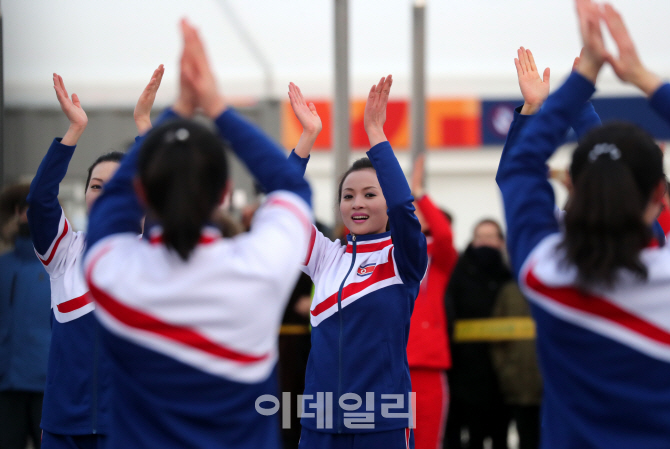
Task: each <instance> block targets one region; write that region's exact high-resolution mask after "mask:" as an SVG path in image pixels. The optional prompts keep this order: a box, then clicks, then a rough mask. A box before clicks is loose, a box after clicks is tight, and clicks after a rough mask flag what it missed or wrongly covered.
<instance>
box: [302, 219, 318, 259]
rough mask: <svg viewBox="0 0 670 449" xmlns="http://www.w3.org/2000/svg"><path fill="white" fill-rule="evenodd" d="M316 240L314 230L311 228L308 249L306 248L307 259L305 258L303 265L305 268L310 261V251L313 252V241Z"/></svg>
mask: <svg viewBox="0 0 670 449" xmlns="http://www.w3.org/2000/svg"><path fill="white" fill-rule="evenodd" d="M315 240H316V228H315V227H314V226H312V234H311V235H310V237H309V247H308V248H307V257H305V263H303V265H305V266H307V265H308V264H309V261H310V259H311V258H312V250H314V241H315Z"/></svg>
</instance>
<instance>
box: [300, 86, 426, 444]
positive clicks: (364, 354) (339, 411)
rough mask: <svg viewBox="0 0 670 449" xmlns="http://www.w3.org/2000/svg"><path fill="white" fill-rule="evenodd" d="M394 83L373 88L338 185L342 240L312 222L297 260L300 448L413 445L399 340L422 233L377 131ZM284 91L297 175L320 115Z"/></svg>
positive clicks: (418, 274) (421, 259)
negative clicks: (365, 144)
mask: <svg viewBox="0 0 670 449" xmlns="http://www.w3.org/2000/svg"><path fill="white" fill-rule="evenodd" d="M392 82H393V80H392V78H391V75H389V76H388V77H385V78H382V79H381V80H380V81H379V83H378V84H377V85H374V86H372V89H371V90H370V93H369V95H368V99H367V102H366V105H365V117H364V126H365V131H366V132H367V134H368V138H369V139H370V147H371V148H370V150H369V151H368V152H367V155H368V157H367V158H363V159H359V160H358V161H356V162H354V164H353V165H352V167H351V168H350V169H349V170H347V172H346V173H345V174H344V175H343V176H342V180H341V181H340V185H339V188H338V203H339V208H340V213H341V215H342V221H343V222H344V225H345V226H346V227H347V229H349V231H350V234H349V235H347V241H346V243H347V244H346V245H342V244H340V243H339V242H333V241H330V239H328V238H326V237H324V236H323V234H321V233H320V232H319V231H317V230H316V228H313V229H312V237H311V242H310V246H309V250H308V251H307V253H306V257H305V259H304V268H303V271H304V272H305V273H307V274H308V275H309V276H310V277H311V278H312V280H313V281H314V284H315V293H314V299H313V301H312V307H311V311H310V320H311V324H312V350H311V352H310V355H309V361H308V362H307V374H306V380H305V395H304V396H303V401H302V402H303V404H302V410H303V413H302V420H301V424H302V433H301V438H300V446H299V447H300V448H301V449H307V448H343V449H345V448H359V447H360V448H363V447H365V448H385V449H394V448H406V447H414V435H413V430H412V429H411V427H413V417H412V415H411V412H410V402H412V397H413V395H411V394H410V393H411V390H412V388H411V381H410V375H409V366H408V362H407V340H408V336H409V325H410V318H411V315H412V310H413V309H414V300H415V299H416V297H417V295H418V293H419V286H420V284H421V280H422V279H423V276H424V274H425V272H426V267H427V255H426V238H425V236H424V235H423V234H422V233H421V225H420V223H419V220H418V219H417V217H416V215H415V214H414V206H413V205H412V202H413V198H412V195H411V193H410V189H409V185H408V184H407V180H406V179H405V175H404V174H403V172H402V169H401V168H400V165H399V164H398V161H397V159H396V157H395V155H394V154H393V150H392V149H391V146H390V145H389V143H388V140H387V139H386V136H385V135H384V122H385V121H386V105H387V102H388V96H389V92H390V89H391V84H392ZM289 97H290V98H291V104H292V106H293V109H294V111H296V115H297V116H298V119H299V120H300V121H301V123H302V124H303V128H304V132H303V136H304V137H305V138H304V139H303V137H301V141H302V142H307V143H308V145H307V146H306V150H307V151H306V152H303V148H302V146H301V145H300V142H299V145H298V146H297V147H296V149H295V151H294V152H292V153H291V155H290V156H289V158H290V159H291V160H292V161H294V162H295V163H296V165H298V166H300V167H301V170H302V173H303V174H304V170H305V167H306V165H307V161H308V156H309V149H310V148H311V144H309V142H312V143H313V141H314V139H315V138H316V137H315V136H313V135H312V133H311V130H310V129H308V125H310V124H316V122H317V117H318V114H316V110H315V109H313V108H309V107H308V105H306V103H305V102H304V100H302V94H300V93H299V90H298V89H291V90H290V91H289ZM319 123H320V120H319ZM316 128H318V126H316V127H315V129H316ZM412 407H413V406H412Z"/></svg>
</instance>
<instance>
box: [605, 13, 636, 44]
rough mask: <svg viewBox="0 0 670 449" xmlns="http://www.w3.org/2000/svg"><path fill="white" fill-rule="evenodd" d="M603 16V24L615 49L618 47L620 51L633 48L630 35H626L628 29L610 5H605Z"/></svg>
mask: <svg viewBox="0 0 670 449" xmlns="http://www.w3.org/2000/svg"><path fill="white" fill-rule="evenodd" d="M603 16H604V18H605V24H606V25H607V28H608V29H609V31H610V34H611V35H612V38H613V39H614V42H615V43H616V45H617V47H619V49H620V50H621V49H624V50H627V49H632V48H634V47H633V41H632V39H631V38H630V34H629V33H628V29H626V25H625V24H624V22H623V18H622V17H621V14H619V12H618V11H617V10H615V9H614V8H613V7H612V5H610V4H608V3H606V4H605V6H604V8H603Z"/></svg>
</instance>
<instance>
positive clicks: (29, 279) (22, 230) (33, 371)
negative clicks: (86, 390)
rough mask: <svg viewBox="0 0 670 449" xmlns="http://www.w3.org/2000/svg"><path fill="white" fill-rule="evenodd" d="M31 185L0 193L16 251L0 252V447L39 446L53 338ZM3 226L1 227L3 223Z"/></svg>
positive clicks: (49, 299)
mask: <svg viewBox="0 0 670 449" xmlns="http://www.w3.org/2000/svg"><path fill="white" fill-rule="evenodd" d="M29 189H30V186H28V185H19V186H14V187H11V188H8V189H6V190H5V191H4V192H3V193H2V194H1V195H0V204H2V209H3V214H4V212H5V210H13V211H14V213H13V217H3V224H4V223H5V220H4V219H5V218H7V221H9V222H12V221H13V222H15V223H16V224H17V226H16V233H15V235H14V249H13V250H12V251H10V252H8V253H6V254H4V255H2V256H0V448H2V449H24V448H25V447H26V442H27V440H28V438H29V437H30V439H31V440H32V445H33V447H35V448H39V447H40V443H41V430H40V419H41V417H42V399H43V397H44V385H45V382H46V370H47V358H48V355H49V343H50V341H51V326H50V322H49V319H50V316H51V314H50V310H51V290H50V286H49V276H48V275H47V273H46V271H45V270H44V267H43V266H42V263H41V262H40V261H39V260H38V258H37V256H36V255H35V251H34V250H33V243H32V240H31V239H30V229H29V227H28V219H27V217H26V210H27V209H28V203H27V201H26V197H27V196H28V192H29ZM3 228H4V226H3Z"/></svg>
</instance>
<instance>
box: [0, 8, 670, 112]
mask: <svg viewBox="0 0 670 449" xmlns="http://www.w3.org/2000/svg"><path fill="white" fill-rule="evenodd" d="M226 4H227V6H228V8H229V10H232V11H233V12H234V15H235V16H236V17H237V19H238V20H239V23H240V24H241V25H242V26H243V27H244V28H245V29H246V30H248V32H249V34H250V36H251V37H252V39H253V40H254V41H255V43H256V44H257V46H258V48H259V49H260V51H261V53H262V54H263V55H264V57H265V58H266V59H267V61H268V62H269V65H270V67H271V68H272V94H273V95H274V96H277V97H279V98H284V97H285V95H286V93H285V92H286V85H287V84H288V82H289V81H294V82H296V83H298V84H299V85H300V86H301V87H302V89H303V92H304V93H305V94H306V95H308V96H312V97H324V98H327V97H331V96H332V90H333V86H332V85H333V83H332V79H333V78H332V72H333V67H334V61H333V39H334V31H333V10H334V6H333V5H334V0H227V1H226ZM349 4H350V5H349V8H350V22H349V30H350V73H351V77H352V78H351V87H352V95H353V96H361V95H364V93H365V92H366V91H367V89H369V86H370V85H371V84H372V83H373V82H375V81H376V80H377V79H378V78H379V77H380V76H382V75H385V74H388V73H393V75H394V78H395V79H396V83H395V84H394V91H393V94H394V95H396V96H399V97H403V96H408V95H409V86H410V73H411V17H412V15H411V5H412V2H411V1H409V0H350V1H349ZM613 4H614V5H615V7H618V8H619V9H620V10H621V11H622V12H623V14H624V17H625V19H626V21H627V23H628V25H629V28H630V29H631V32H632V34H633V37H634V39H635V42H636V44H637V46H638V48H639V50H640V53H641V55H642V58H643V61H645V62H646V63H647V65H648V66H649V67H650V68H652V69H654V70H656V71H657V72H659V73H661V74H662V75H664V76H668V75H670V56H669V55H670V39H668V36H667V29H668V23H669V22H670V1H668V0H645V1H639V0H614V1H613ZM227 11H228V10H227V9H226V7H225V5H224V0H188V1H186V0H181V1H179V0H115V1H113V2H110V1H101V0H67V1H65V0H48V1H47V0H4V1H2V15H3V27H4V34H3V41H4V42H3V43H4V73H5V86H6V88H5V89H6V91H5V98H6V102H7V104H9V105H17V104H32V105H38V106H51V107H57V103H56V100H55V96H54V94H53V89H52V87H51V73H52V72H54V71H55V72H58V73H59V74H61V75H62V76H63V77H64V79H65V82H66V86H67V87H68V88H69V90H70V91H75V92H77V93H78V94H79V95H80V97H81V98H82V102H85V103H86V104H88V105H101V104H109V105H116V106H118V105H132V104H134V101H135V99H136V98H137V96H138V95H139V92H140V91H141V90H142V88H143V87H144V85H145V84H146V82H147V81H148V79H149V77H150V75H151V73H152V71H153V69H154V68H155V67H156V66H158V64H160V63H163V64H165V66H166V74H165V78H164V81H163V83H164V84H163V86H162V88H161V92H160V93H159V98H158V102H159V103H163V104H164V103H167V102H169V101H170V100H171V99H172V98H173V95H174V92H175V87H176V82H177V70H176V64H177V60H178V54H179V51H180V41H179V39H180V36H179V34H178V28H177V23H178V20H179V18H180V17H183V16H186V17H188V18H189V19H190V20H191V21H192V22H193V23H194V24H196V25H197V26H198V27H199V28H200V30H201V32H202V35H203V37H204V40H205V43H206V45H207V48H208V51H209V53H210V55H211V59H212V61H213V65H214V67H215V70H216V72H217V75H218V78H219V81H220V84H221V87H222V88H223V90H224V91H225V92H226V93H227V94H228V95H229V96H231V97H235V98H248V99H254V98H257V97H259V96H261V95H263V94H264V93H265V92H264V77H263V71H262V70H261V66H260V65H259V63H258V62H257V61H256V60H255V59H254V58H253V57H252V55H251V53H250V51H249V50H248V48H247V47H246V46H245V45H244V44H243V42H242V40H241V39H240V36H239V34H238V32H237V30H236V28H235V27H234V26H233V22H232V19H231V16H230V15H229V14H228V12H227ZM426 41H427V53H426V60H427V78H428V94H429V95H431V96H469V95H476V96H487V97H509V96H510V95H517V92H518V89H517V85H516V75H515V69H514V64H513V58H514V56H515V55H516V49H517V48H518V47H519V46H520V45H525V46H527V47H529V48H531V49H532V50H533V52H534V54H535V56H536V61H537V62H538V64H539V65H540V66H541V69H543V68H544V67H546V66H550V67H551V68H552V75H553V83H552V85H553V86H556V85H557V83H558V82H559V81H560V80H561V79H562V78H563V77H564V76H565V75H566V74H567V72H568V70H569V68H570V67H571V65H572V59H573V58H574V57H575V56H576V55H577V54H578V53H579V48H580V44H579V40H578V36H577V26H576V18H575V14H574V5H573V1H571V0H541V1H538V0H470V1H452V0H442V1H436V0H429V1H428V5H427V40H426ZM601 81H602V84H601V87H602V89H601V90H602V91H603V92H605V93H622V92H623V93H631V92H634V91H632V90H625V89H624V90H621V89H620V88H619V87H618V85H617V84H616V83H614V81H613V77H612V76H611V73H609V74H608V73H605V74H604V75H603V76H602V79H601Z"/></svg>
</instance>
